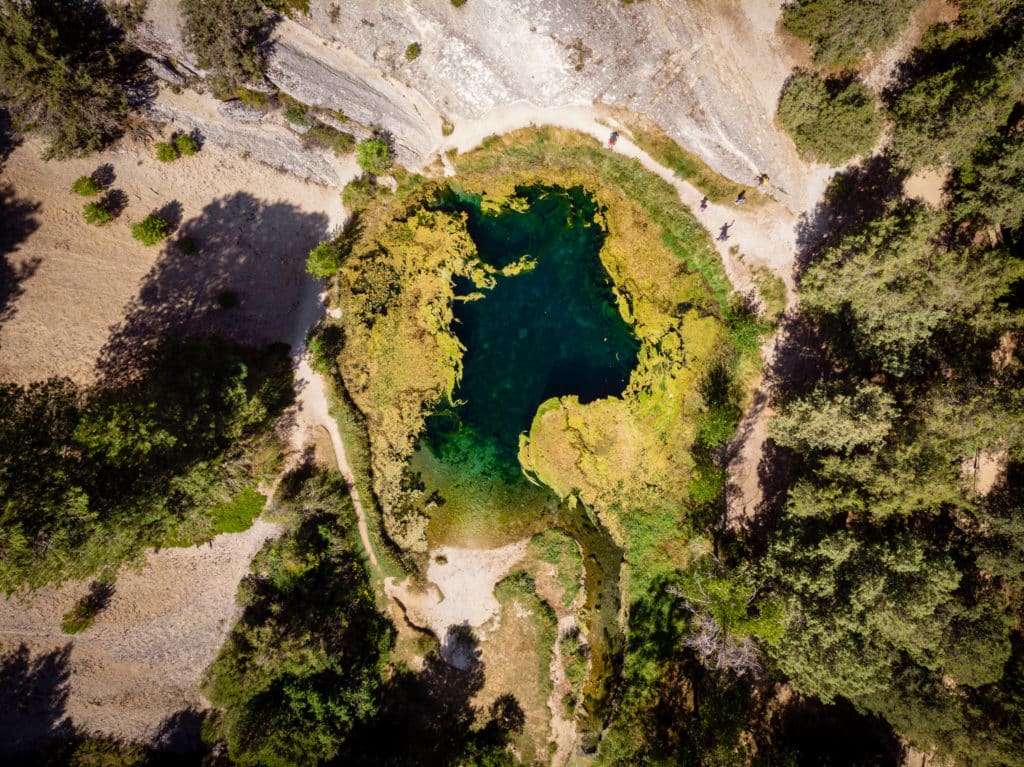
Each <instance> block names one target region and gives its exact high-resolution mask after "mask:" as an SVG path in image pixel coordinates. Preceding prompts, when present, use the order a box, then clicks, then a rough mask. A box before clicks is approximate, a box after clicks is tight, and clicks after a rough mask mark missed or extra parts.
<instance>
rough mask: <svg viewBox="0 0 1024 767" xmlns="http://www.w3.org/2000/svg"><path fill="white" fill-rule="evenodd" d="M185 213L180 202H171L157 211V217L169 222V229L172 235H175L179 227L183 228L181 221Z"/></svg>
mask: <svg viewBox="0 0 1024 767" xmlns="http://www.w3.org/2000/svg"><path fill="white" fill-rule="evenodd" d="M184 212H185V209H184V208H182V206H181V203H180V202H178V201H177V200H171V201H170V202H167V203H164V204H163V206H161V207H160V209H159V210H157V211H156V215H158V216H160V218H162V219H163V220H164V221H166V222H167V226H168V227H169V229H170V232H171V234H173V233H174V232H176V231H178V227H179V226H181V219H182V216H183V215H184Z"/></svg>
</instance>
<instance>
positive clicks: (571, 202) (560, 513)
mask: <svg viewBox="0 0 1024 767" xmlns="http://www.w3.org/2000/svg"><path fill="white" fill-rule="evenodd" d="M518 192H519V195H520V196H521V197H522V198H524V199H525V200H526V201H527V203H528V206H527V207H525V209H523V210H510V209H505V210H502V211H501V212H499V213H497V214H489V213H484V212H483V211H482V210H481V207H480V201H479V200H475V199H466V198H464V197H458V196H456V195H454V194H450V195H448V196H447V197H445V198H443V199H442V200H441V202H440V207H442V208H444V209H446V210H450V211H455V210H457V211H463V212H465V213H466V215H467V228H468V230H469V233H470V236H471V237H472V238H473V241H474V242H475V243H476V246H477V251H478V253H479V256H480V258H481V259H482V260H483V261H485V262H486V263H488V264H491V265H492V266H494V267H496V268H499V269H501V268H504V267H507V266H509V265H511V264H516V263H519V262H520V260H521V259H522V258H523V257H524V256H528V257H529V258H530V260H531V262H533V263H534V267H533V268H532V269H529V270H527V271H523V272H520V273H518V274H514V275H508V276H499V277H498V278H497V283H496V284H495V286H494V287H493V288H492V289H489V290H483V291H478V290H477V289H476V288H475V287H474V286H473V285H472V284H470V283H469V282H468V281H465V282H463V283H460V284H457V285H456V288H457V292H458V294H460V295H469V294H471V293H475V292H482V294H483V297H482V298H480V299H479V300H475V301H468V302H457V303H456V304H455V309H454V317H455V323H454V331H455V332H456V334H457V335H458V337H459V339H460V340H461V341H462V343H463V345H464V346H465V347H466V351H465V354H464V357H463V374H462V381H461V383H460V385H459V387H458V389H457V390H456V391H455V394H454V397H453V399H454V401H455V404H454V405H453V406H450V407H444V408H442V409H441V410H439V411H438V412H436V413H434V414H433V415H432V416H431V417H430V418H428V420H427V430H426V434H425V435H424V438H423V440H422V441H421V443H420V449H419V450H418V451H417V454H416V455H415V456H414V457H413V460H412V462H411V466H410V469H411V471H412V473H413V474H414V475H415V482H416V483H417V484H418V485H419V486H421V487H422V488H423V491H424V497H429V498H430V499H431V500H432V504H433V505H432V507H431V509H430V512H429V513H430V516H431V522H430V527H429V528H428V532H427V537H428V541H429V543H430V545H431V547H435V546H439V545H443V544H452V545H460V546H481V547H488V546H497V545H501V544H504V543H508V542H510V541H513V540H520V539H522V538H523V537H526V536H529V535H532V534H533V533H535V532H539V531H540V530H543V529H546V528H548V527H558V528H561V529H563V530H565V531H566V532H567V533H569V534H570V535H572V536H573V538H575V539H576V541H577V542H578V543H579V544H580V546H581V548H582V550H583V553H584V566H585V568H586V584H587V600H586V614H587V615H588V616H589V623H590V637H589V639H590V647H591V653H592V666H591V677H590V679H589V681H588V684H587V686H586V689H585V695H584V699H585V702H584V711H585V714H584V717H583V720H582V723H581V727H582V730H583V731H584V732H586V733H590V734H591V735H596V733H599V732H600V730H601V728H602V726H603V723H604V716H605V713H606V710H607V705H608V702H609V701H610V689H611V686H612V680H614V679H615V678H616V676H617V674H618V669H619V665H620V659H621V648H622V643H623V638H622V633H621V628H620V626H619V625H618V613H619V569H620V566H621V563H622V552H621V550H619V548H618V547H617V546H616V545H615V544H614V542H613V541H612V540H611V538H610V536H609V535H608V533H607V532H606V531H605V530H604V529H603V528H601V527H600V525H597V524H596V523H595V521H594V520H593V519H592V518H591V517H590V515H589V514H588V512H587V511H586V510H585V509H584V508H583V506H582V504H576V505H572V506H570V505H569V504H566V503H561V502H560V501H559V499H558V498H557V497H555V495H554V494H553V493H552V492H551V491H550V490H548V489H547V488H546V487H540V486H537V485H534V484H531V483H530V482H528V481H527V480H526V478H525V477H524V475H523V473H522V470H521V468H520V465H519V460H518V457H517V453H518V448H519V437H520V435H521V434H522V433H524V432H526V431H528V430H529V428H530V424H531V423H532V421H533V417H534V415H535V413H536V412H537V407H538V406H539V405H540V404H541V403H542V402H543V401H544V400H546V399H549V398H550V397H560V396H565V395H576V396H578V397H579V398H580V401H581V402H592V401H594V400H596V399H599V398H601V397H610V396H615V395H618V394H621V393H622V391H623V390H624V389H625V387H626V385H627V383H628V382H629V376H630V373H631V371H632V369H633V367H634V366H635V365H636V361H637V349H638V343H637V340H636V338H635V337H634V335H633V333H632V330H631V329H630V327H629V326H628V325H627V324H626V323H625V321H623V319H622V317H621V315H620V314H619V313H618V310H617V309H616V308H615V298H614V294H613V293H612V289H611V282H610V280H609V277H608V274H607V273H606V272H605V270H604V266H603V265H602V264H601V261H600V258H599V255H598V254H599V252H600V249H601V246H602V244H603V243H604V238H605V232H604V230H603V228H602V227H601V226H600V225H599V224H597V223H595V222H594V215H595V213H596V212H597V207H596V205H595V203H594V201H593V200H592V199H591V197H590V196H589V195H588V194H587V193H586V192H585V191H584V190H583V189H580V188H575V189H568V190H567V189H557V188H554V189H552V188H548V189H539V188H530V189H520V190H518Z"/></svg>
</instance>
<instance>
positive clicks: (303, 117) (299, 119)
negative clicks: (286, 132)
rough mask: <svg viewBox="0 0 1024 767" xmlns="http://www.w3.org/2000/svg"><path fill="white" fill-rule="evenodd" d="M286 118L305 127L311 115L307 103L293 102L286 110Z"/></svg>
mask: <svg viewBox="0 0 1024 767" xmlns="http://www.w3.org/2000/svg"><path fill="white" fill-rule="evenodd" d="M284 119H285V120H287V121H288V122H290V123H291V124H292V125H299V126H301V127H303V128H305V127H307V126H308V125H309V116H308V115H307V114H306V105H305V104H291V105H289V106H288V108H287V109H285V110H284Z"/></svg>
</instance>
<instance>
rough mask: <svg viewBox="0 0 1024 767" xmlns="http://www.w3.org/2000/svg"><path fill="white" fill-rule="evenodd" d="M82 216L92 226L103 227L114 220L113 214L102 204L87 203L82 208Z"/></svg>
mask: <svg viewBox="0 0 1024 767" xmlns="http://www.w3.org/2000/svg"><path fill="white" fill-rule="evenodd" d="M82 215H83V216H84V217H85V220H86V222H87V223H89V224H92V225H93V226H105V225H106V224H109V223H110V222H111V221H113V220H114V214H113V213H111V212H110V211H109V210H108V209H107V206H106V205H104V204H103V203H102V202H87V203H86V204H85V205H84V206H83V207H82Z"/></svg>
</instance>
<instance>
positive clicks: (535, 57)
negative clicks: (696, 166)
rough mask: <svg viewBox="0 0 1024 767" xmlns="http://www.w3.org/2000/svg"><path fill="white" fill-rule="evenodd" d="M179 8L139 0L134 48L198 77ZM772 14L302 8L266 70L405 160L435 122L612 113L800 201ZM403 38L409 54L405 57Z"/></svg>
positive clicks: (719, 4) (737, 4) (424, 1)
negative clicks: (391, 145)
mask: <svg viewBox="0 0 1024 767" xmlns="http://www.w3.org/2000/svg"><path fill="white" fill-rule="evenodd" d="M177 5H178V4H177V1H176V0H150V2H149V3H148V5H147V10H146V17H145V20H144V22H143V24H142V25H141V29H140V31H139V39H140V41H141V44H143V46H144V47H145V48H146V49H147V50H149V51H150V52H152V53H154V54H157V55H163V56H167V57H170V58H173V59H174V61H175V63H176V64H180V65H183V67H184V68H186V69H189V68H191V69H195V68H196V66H195V62H194V57H193V56H192V55H191V54H190V53H189V52H188V51H187V50H185V49H184V47H183V43H182V39H181V31H180V26H179V23H178V7H177ZM779 13H780V3H779V2H778V0H645V2H638V3H631V4H623V3H620V2H615V1H614V0H467V2H466V3H465V5H463V6H462V7H461V8H456V7H454V6H453V5H452V4H451V2H450V1H449V0H344V2H342V1H341V0H310V13H309V15H308V16H305V15H298V16H296V18H295V19H280V20H279V21H278V22H277V24H276V25H275V28H274V32H273V35H272V39H271V43H270V44H269V45H268V67H267V77H268V79H269V80H270V81H271V82H272V83H273V84H274V85H275V86H277V87H278V88H280V89H281V90H283V91H285V92H286V93H288V94H289V95H291V96H294V97H295V98H297V99H299V100H300V101H303V102H305V103H308V104H314V105H318V106H323V107H327V108H330V109H332V110H340V111H342V112H343V113H344V114H345V115H346V116H348V117H350V118H352V119H353V120H355V121H357V122H359V123H361V124H363V125H364V126H368V127H380V128H382V129H385V130H387V131H389V132H390V133H391V134H392V136H393V138H394V140H395V145H396V150H397V153H398V158H399V160H400V161H402V162H404V163H406V164H416V161H417V160H419V161H420V162H422V161H423V160H424V159H425V158H426V156H427V155H429V154H430V153H431V152H432V151H434V150H436V149H437V148H438V147H439V146H440V144H441V141H442V135H441V121H442V118H446V119H448V120H450V121H451V122H453V123H456V124H457V123H458V122H459V121H460V120H463V121H464V120H472V119H476V118H479V117H481V116H483V115H485V114H486V113H487V112H488V111H490V110H492V109H495V108H497V107H501V106H506V105H509V104H513V103H516V102H529V103H531V104H534V105H536V106H538V107H557V106H568V105H580V104H592V103H600V104H606V105H610V106H617V107H622V108H625V109H629V110H631V111H633V112H637V113H640V114H643V115H645V116H647V117H649V118H650V119H652V120H654V121H655V122H656V123H658V124H659V125H660V126H661V127H662V128H663V129H664V130H665V131H666V132H667V133H668V134H669V135H670V136H672V138H673V139H675V140H676V141H678V142H679V143H680V144H681V145H683V146H684V147H686V148H688V149H690V150H691V151H694V152H696V153H698V154H699V155H700V156H702V157H703V158H704V159H705V160H706V161H707V162H708V163H709V164H711V165H712V166H713V167H714V168H715V169H716V170H719V171H720V172H722V173H724V174H726V175H728V176H730V177H732V178H733V179H735V180H737V181H740V182H744V183H751V182H752V181H753V178H754V176H755V175H756V174H757V173H759V172H767V173H768V174H769V175H770V176H771V177H772V181H773V185H775V186H776V187H777V188H778V189H779V192H780V194H781V195H782V196H783V198H784V201H786V202H787V203H788V204H789V205H790V206H791V207H795V208H802V207H806V206H807V205H808V204H809V203H810V200H804V199H803V194H802V193H801V190H800V188H799V187H800V184H799V183H798V181H797V179H798V178H799V177H800V175H802V174H804V173H805V172H806V170H807V168H806V166H805V165H804V164H803V163H802V162H801V161H800V160H799V158H798V157H797V156H796V154H795V151H794V149H793V147H792V144H791V142H789V140H788V139H787V138H786V137H785V136H784V134H782V133H781V131H779V130H778V129H777V128H776V127H775V126H774V124H773V117H774V112H775V106H776V102H777V100H778V94H779V91H780V89H781V87H782V84H783V82H784V81H785V78H786V77H787V76H788V74H789V72H790V71H791V69H792V66H793V63H794V62H793V60H792V59H791V58H790V57H789V55H788V54H787V53H786V50H785V48H784V47H783V43H782V41H781V39H780V38H779V36H778V35H777V33H776V24H777V22H778V17H779ZM413 42H415V43H418V44H419V46H420V49H421V54H420V55H419V56H418V57H417V58H415V59H414V60H413V61H408V60H406V57H405V50H406V47H407V46H408V45H409V44H410V43H413Z"/></svg>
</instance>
